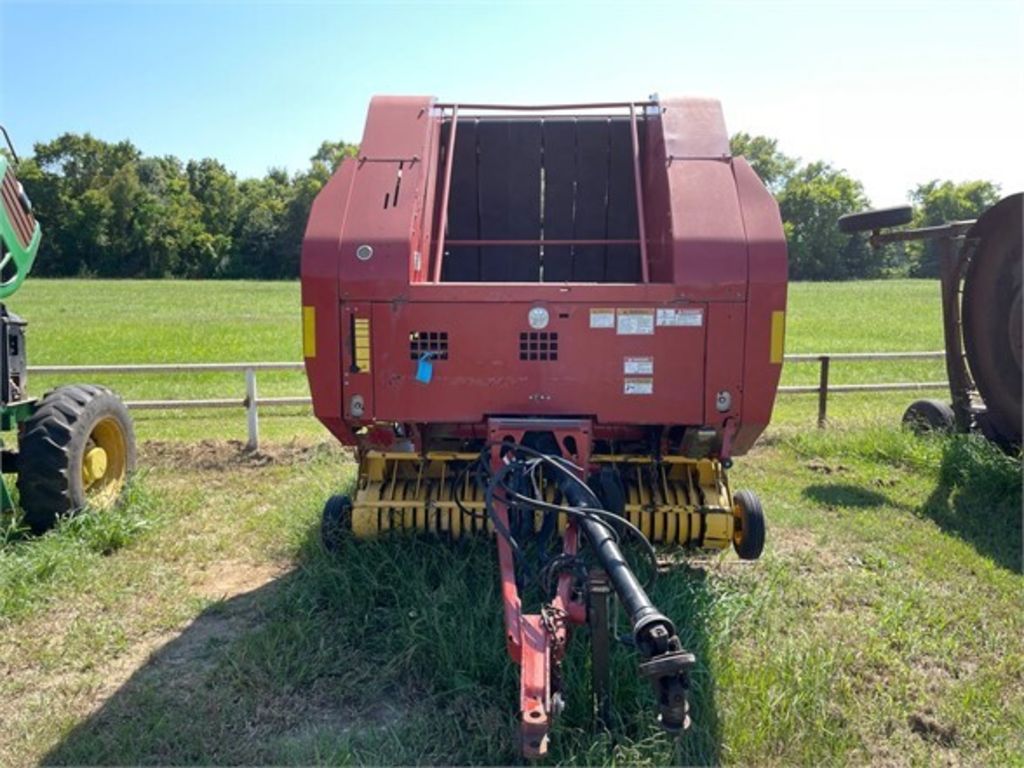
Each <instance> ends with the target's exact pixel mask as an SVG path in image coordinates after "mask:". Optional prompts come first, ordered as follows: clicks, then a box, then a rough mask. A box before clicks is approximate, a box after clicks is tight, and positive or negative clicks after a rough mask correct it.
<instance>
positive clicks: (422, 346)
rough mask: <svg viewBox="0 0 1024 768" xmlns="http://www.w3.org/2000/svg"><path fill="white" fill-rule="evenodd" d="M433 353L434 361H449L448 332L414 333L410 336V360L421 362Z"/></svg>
mask: <svg viewBox="0 0 1024 768" xmlns="http://www.w3.org/2000/svg"><path fill="white" fill-rule="evenodd" d="M427 352H431V353H432V354H431V359H433V360H447V359H448V332H447V331H413V332H412V333H410V334H409V359H411V360H419V359H420V358H421V357H423V355H424V354H425V353H427Z"/></svg>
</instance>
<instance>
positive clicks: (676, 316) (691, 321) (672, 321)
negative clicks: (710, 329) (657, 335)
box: [658, 307, 704, 328]
mask: <svg viewBox="0 0 1024 768" xmlns="http://www.w3.org/2000/svg"><path fill="white" fill-rule="evenodd" d="M658 325H668V326H689V327H694V328H696V327H700V326H702V325H704V310H703V309H701V308H700V307H695V308H694V307H688V308H686V309H677V308H675V307H663V308H661V309H659V310H658Z"/></svg>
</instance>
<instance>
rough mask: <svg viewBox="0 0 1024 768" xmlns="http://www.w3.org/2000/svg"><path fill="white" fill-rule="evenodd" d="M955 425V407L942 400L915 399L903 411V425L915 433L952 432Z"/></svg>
mask: <svg viewBox="0 0 1024 768" xmlns="http://www.w3.org/2000/svg"><path fill="white" fill-rule="evenodd" d="M955 425H956V416H954V415H953V409H952V408H951V407H950V406H949V404H948V403H944V402H942V401H941V400H915V401H914V402H912V403H911V404H910V407H909V408H907V410H906V411H904V413H903V426H905V427H906V428H907V429H909V430H910V431H911V432H913V433H914V434H915V435H922V434H926V433H928V432H939V433H946V432H952V431H953V428H954V426H955Z"/></svg>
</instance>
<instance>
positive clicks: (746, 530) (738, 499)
mask: <svg viewBox="0 0 1024 768" xmlns="http://www.w3.org/2000/svg"><path fill="white" fill-rule="evenodd" d="M732 503H733V514H734V515H735V520H734V524H735V525H734V528H733V534H732V546H733V549H735V550H736V554H737V555H739V556H740V559H741V560H757V558H759V557H760V556H761V553H762V552H763V551H764V537H765V529H766V525H765V519H764V508H763V507H762V506H761V500H760V499H759V498H757V494H756V493H754V492H753V491H737V493H736V495H735V496H733V497H732Z"/></svg>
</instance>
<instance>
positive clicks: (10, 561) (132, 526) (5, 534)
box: [0, 477, 158, 622]
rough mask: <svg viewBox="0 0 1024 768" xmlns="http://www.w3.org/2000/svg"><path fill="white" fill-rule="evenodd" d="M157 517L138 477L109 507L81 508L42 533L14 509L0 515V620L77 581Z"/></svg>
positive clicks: (146, 528) (79, 581)
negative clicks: (35, 533)
mask: <svg viewBox="0 0 1024 768" xmlns="http://www.w3.org/2000/svg"><path fill="white" fill-rule="evenodd" d="M157 519H158V513H157V504H156V503H155V500H154V497H153V495H152V494H151V493H150V492H149V491H148V490H147V489H146V487H145V483H144V480H143V479H142V478H140V477H137V478H135V479H133V480H132V481H131V483H129V485H128V487H127V488H126V489H125V492H124V497H123V498H122V500H121V501H120V502H119V503H118V504H117V505H116V506H115V507H113V508H111V509H107V510H91V509H86V510H83V511H82V512H80V513H78V514H77V515H74V516H71V517H67V518H64V519H63V520H61V521H60V522H59V523H58V524H57V525H56V526H55V527H54V528H53V530H51V531H49V532H48V533H46V534H44V535H42V536H33V535H32V534H31V533H30V532H29V531H28V529H27V528H26V527H25V526H24V524H23V523H22V520H21V516H20V514H10V515H6V516H5V517H4V519H3V520H2V527H0V622H2V621H4V620H6V619H11V618H15V617H17V616H20V615H22V614H25V613H27V612H28V611H30V610H31V609H32V607H33V606H34V605H37V604H39V603H40V602H45V601H46V599H47V597H48V595H49V593H50V592H52V591H54V588H56V587H58V586H69V585H72V584H79V583H82V582H83V581H84V580H86V579H88V573H89V566H90V565H91V564H92V563H94V562H95V561H96V560H98V559H99V558H102V557H106V556H108V555H111V554H113V553H114V552H116V551H118V550H119V549H122V548H124V547H126V546H128V545H129V544H131V543H132V542H133V541H135V540H137V539H138V538H139V537H140V536H142V535H143V533H145V532H146V531H147V530H148V529H150V528H151V527H153V526H154V525H155V523H156V522H157Z"/></svg>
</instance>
